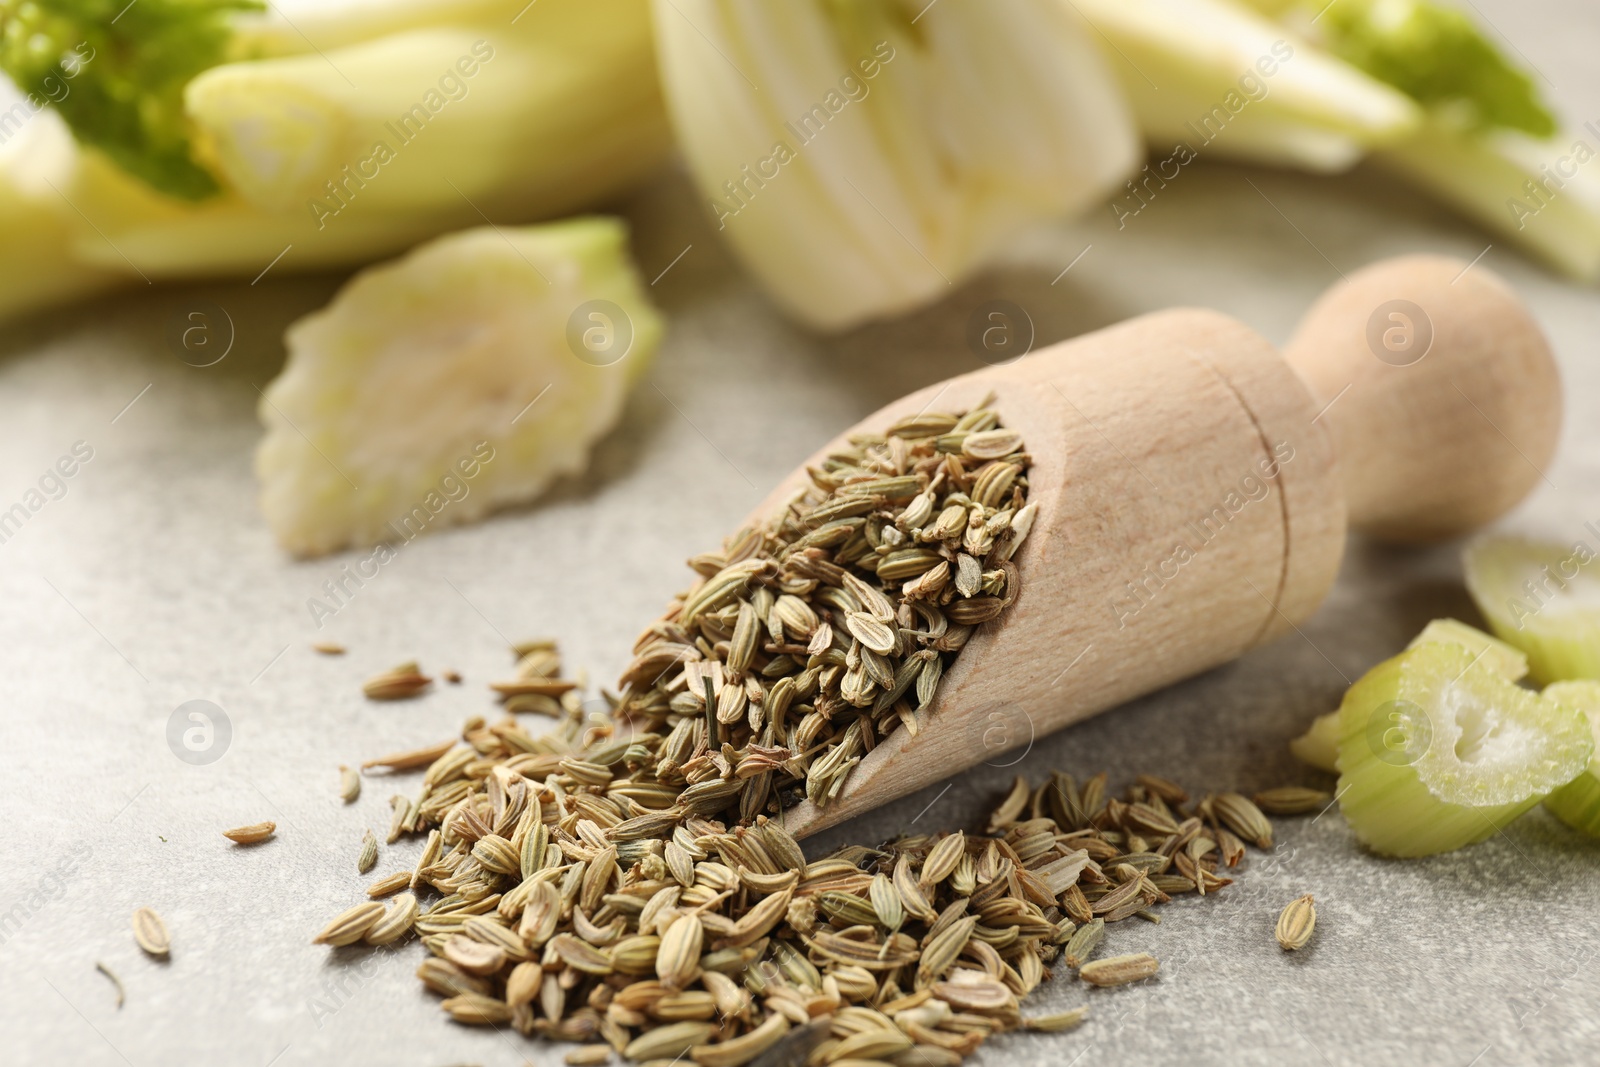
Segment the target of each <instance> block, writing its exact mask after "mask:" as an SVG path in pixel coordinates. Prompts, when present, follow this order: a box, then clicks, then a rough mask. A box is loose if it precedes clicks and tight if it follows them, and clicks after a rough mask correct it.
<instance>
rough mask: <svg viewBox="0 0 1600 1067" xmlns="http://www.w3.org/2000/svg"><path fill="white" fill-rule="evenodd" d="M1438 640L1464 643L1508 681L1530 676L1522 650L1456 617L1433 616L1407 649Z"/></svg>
mask: <svg viewBox="0 0 1600 1067" xmlns="http://www.w3.org/2000/svg"><path fill="white" fill-rule="evenodd" d="M1436 642H1444V643H1446V644H1452V645H1461V646H1462V647H1463V648H1465V649H1466V650H1467V651H1468V652H1471V653H1472V655H1473V656H1474V657H1475V658H1478V659H1479V661H1480V662H1481V663H1482V664H1483V665H1484V666H1485V667H1488V668H1489V669H1490V670H1492V671H1494V672H1495V673H1496V674H1499V675H1501V676H1502V677H1503V678H1505V679H1506V681H1508V682H1520V681H1522V679H1524V678H1526V677H1527V676H1528V657H1527V656H1525V655H1523V654H1522V651H1521V650H1520V649H1518V648H1516V647H1514V646H1512V645H1508V644H1506V643H1505V642H1504V641H1501V640H1499V639H1497V638H1495V637H1491V636H1490V635H1488V634H1486V633H1484V632H1483V631H1482V630H1480V629H1478V628H1477V627H1476V626H1468V625H1467V624H1466V623H1464V622H1461V621H1459V620H1457V619H1434V620H1433V621H1432V622H1430V623H1428V625H1426V626H1424V627H1423V628H1422V632H1421V633H1419V634H1418V635H1417V636H1415V637H1413V638H1412V639H1411V643H1410V644H1409V645H1407V646H1406V648H1408V649H1411V648H1416V647H1417V646H1418V645H1426V644H1432V643H1436Z"/></svg>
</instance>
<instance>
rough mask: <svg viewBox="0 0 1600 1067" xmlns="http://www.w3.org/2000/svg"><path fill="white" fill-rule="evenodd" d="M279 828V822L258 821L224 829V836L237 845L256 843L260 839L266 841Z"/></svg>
mask: <svg viewBox="0 0 1600 1067" xmlns="http://www.w3.org/2000/svg"><path fill="white" fill-rule="evenodd" d="M277 830H278V824H277V823H275V822H257V823H251V824H250V825H249V826H235V827H234V828H233V829H232V830H224V831H222V836H223V837H226V838H227V839H228V840H229V841H232V842H233V843H234V844H236V845H254V844H256V843H257V842H259V841H265V840H266V839H267V838H269V837H271V836H272V835H273V834H274V833H276V832H277Z"/></svg>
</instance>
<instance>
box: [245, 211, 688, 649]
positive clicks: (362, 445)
mask: <svg viewBox="0 0 1600 1067" xmlns="http://www.w3.org/2000/svg"><path fill="white" fill-rule="evenodd" d="M660 335H661V320H660V316H659V315H658V314H657V312H656V311H655V309H654V308H653V307H652V306H651V305H650V302H649V300H648V299H647V298H646V296H645V286H644V284H643V282H642V281H640V279H639V277H638V275H637V274H636V272H635V271H634V269H633V265H632V263H631V261H630V260H629V258H628V255H627V249H626V229H625V227H624V225H623V224H622V223H621V222H620V221H618V220H616V219H602V218H586V219H573V220H569V221H566V222H561V223H555V224H552V225H548V226H529V227H521V228H516V227H511V228H506V227H483V228H481V229H477V230H468V231H466V232H464V233H458V234H451V235H450V236H447V237H442V238H439V239H438V240H436V241H432V242H430V243H428V244H425V245H423V246H421V247H420V248H418V249H416V250H414V251H413V252H411V253H410V254H409V255H407V256H406V257H404V258H403V259H401V260H398V261H396V262H394V263H387V264H383V265H380V266H376V267H371V268H369V269H367V270H365V271H363V272H362V273H360V274H358V275H357V276H356V277H355V278H354V279H353V280H352V281H351V282H350V283H349V284H348V285H346V286H345V287H344V289H342V290H341V291H340V292H339V294H338V295H337V296H336V297H335V298H334V300H333V302H332V303H331V304H330V305H329V306H328V307H327V308H325V309H323V310H322V311H319V312H315V313H313V314H311V315H308V316H306V317H305V318H303V319H301V320H300V321H299V322H296V323H295V324H294V325H293V326H291V327H290V328H289V331H288V334H287V342H288V348H289V360H288V363H287V365H286V366H285V368H284V371H283V373H282V374H281V375H280V376H279V377H278V378H277V379H276V380H275V381H274V382H273V383H272V384H271V385H270V386H268V388H267V390H266V393H265V395H264V396H263V397H262V401H261V405H260V414H261V419H262V421H263V422H264V423H265V424H266V425H267V428H268V432H267V436H266V437H265V439H263V441H262V442H261V446H260V448H259V450H258V451H257V453H256V470H257V473H258V474H259V475H260V478H261V482H262V491H261V506H262V511H263V512H264V513H265V514H266V517H267V521H268V523H269V524H270V525H271V527H272V529H273V532H274V533H275V534H276V535H277V537H278V540H279V541H280V543H282V544H283V546H284V547H285V548H288V549H289V550H290V551H292V552H295V553H297V554H301V555H313V554H317V553H322V552H328V551H332V550H334V549H337V548H341V547H344V546H345V545H368V544H378V545H379V546H380V549H379V552H380V555H378V556H377V557H376V558H375V563H376V564H378V565H381V564H383V563H385V562H387V558H388V557H387V556H383V555H381V552H382V548H381V546H383V545H387V546H389V550H390V552H393V551H394V550H396V548H397V547H398V546H399V545H400V544H401V543H403V542H407V541H410V540H411V539H412V538H414V537H416V536H417V535H418V534H419V533H422V532H424V531H431V530H433V529H435V528H437V527H440V526H445V525H453V524H456V523H460V522H465V521H470V520H472V519H476V518H478V517H480V516H482V515H484V514H486V513H487V512H489V511H490V510H492V509H494V508H496V507H500V506H503V505H506V504H513V503H522V502H525V501H528V500H531V499H532V498H533V497H535V496H537V495H538V494H539V493H540V492H542V491H543V490H544V489H545V488H546V487H547V486H548V485H549V484H550V483H551V482H552V481H554V480H555V479H556V478H558V477H561V476H563V475H569V474H573V473H576V472H577V471H579V470H581V469H582V468H583V466H584V464H585V463H586V462H587V460H588V455H589V449H590V447H591V446H592V445H593V444H594V442H595V441H596V440H598V439H599V438H600V436H601V435H602V434H604V433H605V432H606V431H607V430H609V429H610V428H611V427H612V426H613V425H614V424H615V423H616V421H617V419H618V418H619V417H620V416H621V414H622V405H623V402H624V400H625V399H626V396H627V393H628V388H629V386H630V385H631V383H632V382H633V381H635V380H637V378H638V376H639V374H640V373H641V372H642V371H643V368H644V366H645V365H646V364H647V363H648V361H649V359H650V357H651V355H652V354H653V353H654V350H655V347H656V345H657V343H658V341H659V339H660ZM358 569H361V570H365V569H366V568H365V567H364V566H363V567H360V568H358ZM358 584H359V583H358ZM329 610H330V612H331V610H332V609H329ZM314 614H315V612H314ZM319 621H320V620H319Z"/></svg>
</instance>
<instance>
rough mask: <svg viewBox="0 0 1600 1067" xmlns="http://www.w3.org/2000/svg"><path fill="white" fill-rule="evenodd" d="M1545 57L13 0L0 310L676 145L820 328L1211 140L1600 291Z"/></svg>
mask: <svg viewBox="0 0 1600 1067" xmlns="http://www.w3.org/2000/svg"><path fill="white" fill-rule="evenodd" d="M1518 59H1519V60H1520V57H1518ZM1524 65H1525V63H1524V62H1514V61H1513V60H1512V58H1511V57H1509V56H1507V55H1506V54H1505V53H1504V52H1503V51H1502V50H1501V49H1500V48H1498V47H1496V45H1495V44H1494V43H1493V41H1492V40H1491V39H1490V37H1489V36H1487V35H1486V33H1485V31H1484V30H1483V29H1480V27H1479V26H1478V25H1477V24H1476V22H1475V21H1474V20H1473V19H1472V18H1471V17H1469V16H1468V15H1466V14H1464V13H1462V12H1461V11H1457V10H1455V9H1454V8H1450V7H1445V6H1443V5H1441V4H1439V3H1436V2H1434V0H1339V2H1338V3H1336V4H1331V5H1330V4H1327V3H1326V2H1325V0H983V2H980V0H940V2H938V3H933V4H929V3H927V2H926V0H858V2H850V3H844V2H838V0H794V2H791V3H782V4H780V3H763V2H757V0H538V2H536V3H528V2H527V0H459V2H451V0H342V2H335V3H322V2H317V0H300V2H298V3H290V4H271V5H264V4H263V3H261V2H260V0H138V3H136V4H134V5H130V6H123V3H122V2H121V0H0V68H3V69H4V71H5V72H6V73H7V74H8V75H9V76H10V77H11V79H12V80H13V81H14V82H15V83H16V89H17V94H16V95H9V96H5V97H3V98H0V223H4V229H3V230H0V318H4V317H7V316H11V315H16V314H19V313H24V312H28V311H32V310H36V309H39V308H42V307H46V306H49V305H50V304H53V303H60V302H63V301H68V300H73V299H78V298H81V297H84V296H86V295H90V294H94V293H98V292H102V291H105V290H107V289H109V288H112V287H115V286H117V285H122V284H128V283H130V282H131V283H140V282H149V283H153V282H155V281H157V280H160V279H169V278H195V277H210V276H233V277H244V278H257V277H259V276H260V275H261V274H262V272H263V271H264V270H266V269H267V268H269V267H270V268H272V269H273V270H275V271H277V272H279V273H282V272H290V271H304V270H316V269H326V268H348V267H354V266H359V265H361V264H363V263H369V262H372V261H374V260H378V259H383V258H385V257H389V256H393V255H395V254H397V253H400V252H403V251H404V250H406V249H408V248H411V247H413V246H415V245H416V244H417V243H418V242H420V241H424V240H427V239H428V238H431V237H434V236H437V235H439V234H443V233H448V232H451V231H453V230H458V229H460V228H462V227H464V226H474V227H475V226H479V225H481V224H482V223H484V222H487V221H491V220H492V221H493V222H495V223H507V224H518V223H525V222H529V221H534V220H541V219H550V218H554V217H559V216H561V215H564V214H567V213H570V212H574V211H579V210H583V209H585V208H588V207H591V206H593V205H595V204H597V203H600V202H602V201H604V200H605V199H606V198H607V197H610V196H613V195H614V194H616V193H618V192H619V191H622V190H625V189H627V188H629V187H630V186H632V185H634V184H635V183H637V182H639V181H640V180H641V179H642V178H644V177H645V176H647V175H648V174H650V173H651V172H653V171H654V170H655V169H656V168H657V167H658V166H659V165H660V163H661V162H662V161H663V160H665V159H667V158H668V157H669V155H670V154H671V152H672V151H673V149H674V146H676V150H677V151H678V152H679V153H680V154H681V157H682V160H683V162H684V163H685V165H686V168H687V170H688V172H689V174H690V177H691V178H692V180H693V182H694V185H695V188H696V190H697V193H698V195H699V197H700V198H701V200H702V201H703V203H704V207H705V211H706V214H707V215H708V217H709V218H710V219H711V220H712V222H713V224H714V225H715V227H716V228H717V230H718V232H719V233H720V235H721V237H722V238H723V239H724V240H726V241H727V242H728V243H729V245H730V247H731V249H732V250H733V251H734V253H735V254H736V255H737V256H738V258H739V259H740V260H741V261H742V262H743V263H744V264H745V265H746V267H747V268H748V269H749V270H750V272H751V274H752V275H753V276H754V277H755V278H756V279H757V280H759V281H760V283H761V284H762V286H763V287H764V289H765V290H766V291H767V292H768V293H769V294H770V296H771V298H772V300H773V302H774V303H775V304H776V305H778V306H779V307H780V308H781V309H782V310H783V311H784V312H786V313H787V314H788V315H790V316H791V317H793V318H795V319H796V320H798V321H799V322H801V323H803V324H805V325H807V326H810V327H812V328H816V329H820V330H840V329H846V328H850V327H852V326H855V325H857V324H860V323H864V322H868V321H871V320H874V319H880V318H883V317H887V316H894V315H899V314H903V313H905V312H908V311H910V310H913V309H915V308H917V307H919V306H922V305H924V304H927V303H930V302H933V301H936V300H938V299H940V298H941V297H942V296H944V295H945V294H947V293H949V292H950V291H951V290H952V289H953V287H955V286H956V285H958V284H960V283H961V282H962V281H963V279H965V278H967V277H968V276H970V275H971V274H972V273H973V272H975V271H977V270H979V269H981V268H982V267H983V266H984V265H985V264H986V263H988V262H989V261H990V260H991V259H993V258H994V257H995V256H996V254H997V253H998V252H999V250H1000V249H1001V248H1002V247H1003V246H1005V245H1006V243H1007V242H1009V241H1011V240H1012V239H1014V238H1015V237H1017V236H1018V235H1020V234H1023V233H1025V232H1026V231H1027V230H1028V229H1029V228H1030V227H1032V226H1035V225H1037V224H1038V223H1040V222H1043V221H1048V220H1052V219H1056V218H1060V217H1063V216H1068V215H1071V214H1074V213H1081V212H1083V211H1085V210H1086V209H1089V208H1092V207H1094V206H1095V205H1097V204H1099V203H1105V204H1106V205H1107V207H1108V208H1109V210H1110V213H1111V215H1112V217H1113V219H1115V220H1116V221H1117V222H1118V224H1119V225H1121V224H1123V223H1124V221H1125V219H1126V217H1127V216H1128V215H1130V214H1133V213H1137V211H1138V210H1141V209H1142V207H1143V205H1144V204H1145V203H1146V202H1147V201H1148V199H1149V197H1150V196H1151V195H1153V194H1154V192H1155V191H1156V190H1158V189H1160V188H1162V187H1164V185H1165V183H1166V182H1168V181H1170V180H1172V178H1173V177H1175V176H1176V174H1177V173H1178V168H1181V167H1184V166H1187V165H1188V164H1189V163H1190V162H1192V161H1193V160H1195V159H1196V158H1201V157H1204V158H1208V159H1209V158H1212V157H1215V158H1218V159H1232V160H1239V161H1246V162H1250V163H1255V164H1268V165H1274V166H1286V167H1294V168H1298V169H1302V170H1306V171H1311V172H1315V173H1329V172H1337V171H1341V170H1345V169H1348V168H1350V167H1352V166H1354V165H1356V164H1357V163H1359V162H1362V161H1364V160H1369V159H1370V160H1372V161H1373V162H1374V163H1375V164H1376V165H1377V166H1379V167H1383V168H1387V169H1389V170H1391V171H1392V172H1394V173H1396V174H1399V175H1402V176H1403V177H1405V178H1406V179H1407V180H1408V181H1410V182H1413V183H1415V184H1416V185H1418V186H1419V187H1421V188H1423V189H1425V190H1427V191H1429V192H1430V193H1431V194H1432V195H1434V196H1436V197H1437V198H1439V199H1440V200H1441V201H1443V202H1445V203H1447V204H1450V205H1452V206H1454V207H1455V208H1456V209H1457V210H1459V211H1461V212H1462V213H1464V214H1465V215H1467V216H1469V217H1470V218H1472V219H1475V220H1476V221H1477V222H1478V223H1479V224H1481V225H1483V226H1484V227H1486V228H1487V229H1489V230H1491V231H1492V232H1494V233H1495V234H1497V235H1499V236H1498V237H1497V238H1496V239H1497V240H1501V239H1504V240H1509V241H1512V242H1515V243H1516V244H1518V245H1519V246H1521V247H1522V248H1524V249H1525V250H1527V251H1528V252H1529V253H1530V254H1532V255H1535V256H1537V257H1539V258H1540V259H1542V260H1543V261H1544V262H1546V263H1548V264H1550V265H1551V266H1553V267H1554V268H1556V269H1558V270H1561V271H1563V272H1565V273H1567V274H1568V275H1571V276H1573V277H1575V278H1581V279H1588V280H1594V279H1596V278H1597V277H1600V167H1596V166H1587V165H1586V164H1588V163H1589V161H1590V160H1591V159H1593V158H1594V156H1595V155H1596V154H1597V153H1600V127H1597V126H1596V125H1595V124H1594V123H1590V124H1589V125H1588V126H1586V127H1585V128H1584V129H1583V130H1581V131H1575V132H1565V133H1563V132H1562V126H1561V123H1560V121H1559V120H1558V118H1557V117H1556V116H1555V115H1554V114H1553V112H1552V111H1551V109H1550V108H1549V106H1548V105H1547V104H1546V103H1545V102H1544V101H1543V100H1542V99H1541V94H1540V92H1539V88H1538V85H1537V78H1536V76H1535V73H1534V72H1533V71H1531V70H1528V69H1523V67H1524ZM669 116H670V117H669ZM63 124H64V125H63ZM67 129H70V130H71V135H70V136H69V135H68V134H67V133H66V132H65V131H66V130H67ZM1141 139H1142V140H1143V142H1144V145H1145V147H1146V148H1147V150H1148V153H1149V159H1148V161H1147V162H1145V163H1143V164H1142V165H1141V163H1140V160H1139V159H1138V155H1139V143H1140V140H1141ZM480 246H482V243H481V242H480V243H479V244H478V245H469V246H467V247H474V248H476V247H480ZM483 247H486V246H483ZM462 254H465V253H462ZM505 292H506V293H508V294H509V290H507V291H505ZM507 298H508V299H511V298H512V296H510V295H508V296H507ZM536 417H545V416H543V415H542V414H541V415H540V416H536ZM289 484H301V483H300V482H298V481H296V480H293V479H291V481H290V483H289ZM514 495H516V494H514ZM521 495H525V494H521ZM518 498H520V496H519V497H518ZM313 510H315V508H313ZM358 510H360V509H358ZM291 525H292V524H291ZM336 525H337V524H336ZM346 527H347V532H346V533H344V534H340V535H339V537H334V538H332V539H331V540H330V539H329V538H328V537H322V536H320V535H319V536H317V537H310V538H309V539H307V538H295V537H292V538H290V539H289V540H288V542H287V543H290V544H291V545H292V546H293V547H295V548H296V550H301V551H304V550H308V549H307V546H308V545H324V546H326V545H329V544H332V543H333V542H334V541H338V540H339V538H340V537H343V538H345V539H355V540H359V539H360V538H361V537H362V536H365V535H364V534H362V533H360V532H359V531H360V530H361V529H363V528H364V527H362V525H361V523H359V522H354V521H352V522H351V523H347V524H346ZM283 528H286V527H284V526H283V525H282V524H280V529H283Z"/></svg>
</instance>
